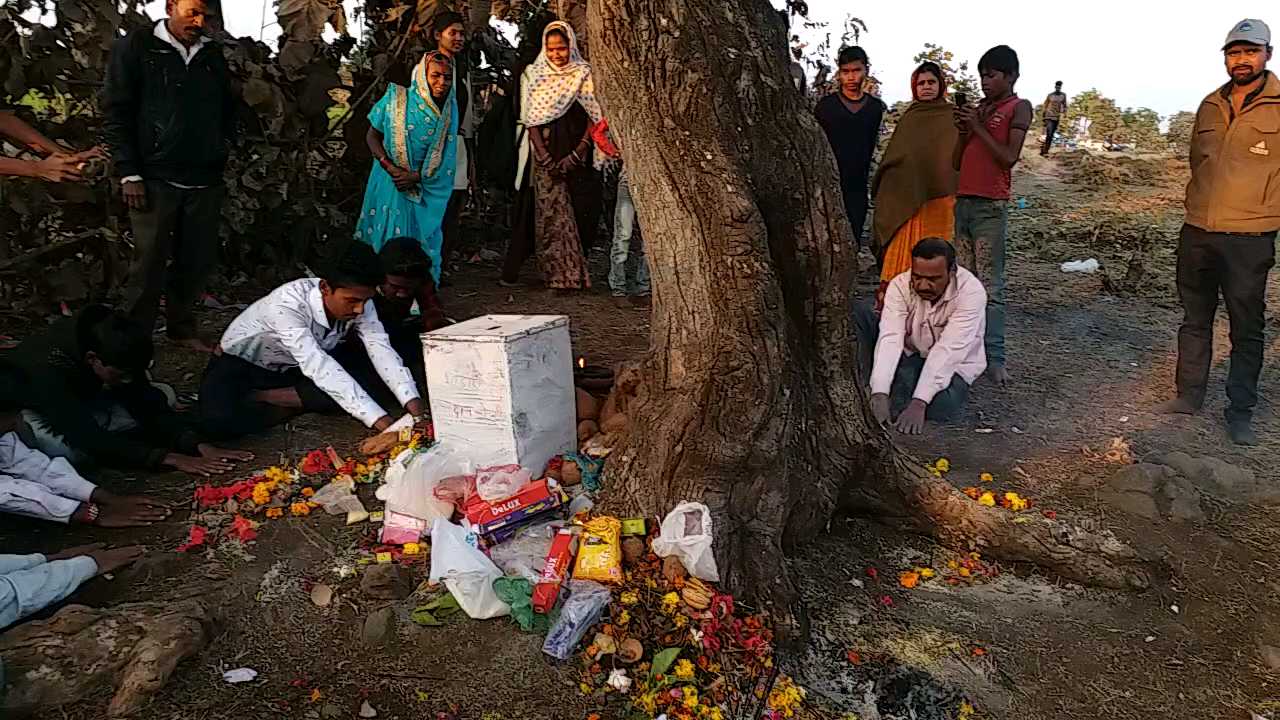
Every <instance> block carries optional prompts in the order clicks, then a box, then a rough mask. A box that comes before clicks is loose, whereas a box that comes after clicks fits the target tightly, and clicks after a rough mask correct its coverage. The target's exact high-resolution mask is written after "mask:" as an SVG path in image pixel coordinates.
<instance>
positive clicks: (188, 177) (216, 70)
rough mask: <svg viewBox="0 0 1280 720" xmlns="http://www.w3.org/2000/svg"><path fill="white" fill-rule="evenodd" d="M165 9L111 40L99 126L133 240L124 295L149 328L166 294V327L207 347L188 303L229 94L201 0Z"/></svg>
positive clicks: (181, 0)
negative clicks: (165, 13) (207, 33)
mask: <svg viewBox="0 0 1280 720" xmlns="http://www.w3.org/2000/svg"><path fill="white" fill-rule="evenodd" d="M166 9H167V11H168V13H169V17H168V18H166V19H164V20H161V21H160V22H158V23H156V25H155V26H154V27H150V28H142V29H139V30H135V31H133V32H131V33H129V34H128V35H127V36H125V37H124V38H121V39H120V40H117V41H116V43H115V45H114V46H113V47H112V49H111V64H110V66H109V67H108V69H107V84H106V94H105V95H106V118H107V120H106V134H107V140H108V142H109V143H110V144H111V149H112V152H113V154H114V156H115V164H116V170H117V172H118V174H119V175H120V181H121V183H122V189H121V192H122V194H123V195H124V201H125V204H126V205H128V207H129V210H130V216H131V217H132V220H133V232H134V241H135V244H136V249H135V251H134V261H133V267H132V269H131V270H130V273H129V285H128V287H127V289H126V291H125V298H126V302H127V305H128V308H127V309H128V312H129V315H130V316H131V317H132V318H133V319H134V320H137V321H138V322H139V323H141V324H142V325H143V326H145V327H147V328H148V329H150V328H153V327H155V321H156V315H157V313H158V311H159V305H160V296H161V295H164V296H165V297H166V315H167V322H168V333H169V337H170V338H172V339H173V340H175V341H177V342H181V343H182V344H185V345H188V346H190V347H192V348H195V349H199V350H203V351H205V352H208V351H210V350H211V349H212V348H211V346H210V345H209V343H208V342H207V341H205V340H204V339H202V338H201V337H200V334H199V332H198V329H197V327H196V321H195V316H194V313H193V311H192V306H193V305H194V304H195V302H196V300H198V299H199V298H200V296H201V294H202V293H203V292H204V285H205V281H206V280H207V279H208V277H209V273H210V271H211V270H212V268H213V266H214V264H215V263H216V261H217V258H218V229H219V227H220V225H221V223H220V217H221V210H222V196H223V187H222V171H223V168H224V167H225V166H226V161H227V154H228V149H229V146H230V143H231V140H232V136H233V131H234V127H235V122H234V121H235V108H236V101H235V98H234V96H233V95H232V90H231V79H230V74H229V72H228V70H227V64H226V60H225V59H224V58H223V55H222V46H221V45H220V44H219V43H217V42H215V41H213V40H210V39H209V38H207V37H205V35H204V26H205V16H206V8H205V0H168V4H167V6H166ZM170 260H172V261H173V265H172V267H169V268H168V273H167V274H168V277H167V278H166V265H167V264H168V263H169V261H170Z"/></svg>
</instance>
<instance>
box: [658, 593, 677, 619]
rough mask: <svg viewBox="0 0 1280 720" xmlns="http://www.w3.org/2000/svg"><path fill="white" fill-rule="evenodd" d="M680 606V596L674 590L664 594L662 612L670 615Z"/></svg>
mask: <svg viewBox="0 0 1280 720" xmlns="http://www.w3.org/2000/svg"><path fill="white" fill-rule="evenodd" d="M678 607H680V596H679V595H677V594H676V593H674V592H669V593H667V594H666V595H663V596H662V612H663V613H665V614H667V615H670V614H671V613H673V612H675V611H676V608H678Z"/></svg>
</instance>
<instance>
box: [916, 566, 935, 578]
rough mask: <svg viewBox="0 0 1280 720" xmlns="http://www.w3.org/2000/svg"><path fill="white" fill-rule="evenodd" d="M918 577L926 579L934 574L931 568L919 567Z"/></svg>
mask: <svg viewBox="0 0 1280 720" xmlns="http://www.w3.org/2000/svg"><path fill="white" fill-rule="evenodd" d="M919 572H920V577H922V578H924V579H925V580H928V579H929V578H931V577H933V576H934V572H933V568H920V571H919Z"/></svg>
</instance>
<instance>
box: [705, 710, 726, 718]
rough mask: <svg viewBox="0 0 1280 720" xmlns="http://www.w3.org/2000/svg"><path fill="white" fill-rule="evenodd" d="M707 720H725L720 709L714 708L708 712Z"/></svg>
mask: <svg viewBox="0 0 1280 720" xmlns="http://www.w3.org/2000/svg"><path fill="white" fill-rule="evenodd" d="M707 720H724V713H722V712H720V708H718V707H713V708H711V710H710V711H709V712H707Z"/></svg>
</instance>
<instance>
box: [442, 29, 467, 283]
mask: <svg viewBox="0 0 1280 720" xmlns="http://www.w3.org/2000/svg"><path fill="white" fill-rule="evenodd" d="M431 34H432V35H433V36H435V41H436V49H437V50H438V51H439V52H440V54H442V55H444V56H446V57H448V58H449V59H450V60H451V61H453V97H454V98H455V100H456V101H457V103H458V126H457V128H456V129H455V134H456V135H457V136H458V137H457V150H456V157H457V159H456V161H455V163H454V173H453V195H451V196H450V197H449V204H448V206H447V207H446V208H445V211H444V224H443V226H442V227H441V231H442V233H443V235H444V242H443V244H442V245H441V249H440V276H441V281H442V282H443V281H444V275H445V274H446V273H447V272H448V269H449V259H450V258H451V257H453V254H454V252H456V251H457V249H458V241H459V240H460V236H461V233H462V208H463V206H464V205H466V204H467V197H468V196H469V195H470V190H471V185H472V182H473V179H474V178H475V170H474V167H475V165H474V164H473V163H472V161H471V154H472V153H471V151H472V147H471V143H472V142H473V141H472V139H471V138H472V137H473V136H474V135H475V120H474V119H473V115H472V112H471V110H472V103H471V69H470V62H469V60H468V58H467V56H466V55H465V52H464V51H465V50H466V45H467V30H466V25H465V24H464V22H463V18H462V15H460V14H458V13H456V12H452V11H450V12H444V13H441V14H440V15H438V16H437V17H436V19H435V21H434V22H432V23H431Z"/></svg>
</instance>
